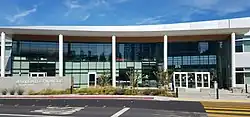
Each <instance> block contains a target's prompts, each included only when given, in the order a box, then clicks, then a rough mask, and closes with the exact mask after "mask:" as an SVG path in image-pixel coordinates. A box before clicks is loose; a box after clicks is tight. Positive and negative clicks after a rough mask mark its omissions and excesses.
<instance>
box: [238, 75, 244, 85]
mask: <svg viewBox="0 0 250 117" xmlns="http://www.w3.org/2000/svg"><path fill="white" fill-rule="evenodd" d="M236 84H244V73H236Z"/></svg>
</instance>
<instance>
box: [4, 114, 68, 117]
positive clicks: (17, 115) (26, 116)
mask: <svg viewBox="0 0 250 117" xmlns="http://www.w3.org/2000/svg"><path fill="white" fill-rule="evenodd" d="M0 116H15V117H60V116H44V115H25V114H1V113H0ZM64 117H70V116H64Z"/></svg>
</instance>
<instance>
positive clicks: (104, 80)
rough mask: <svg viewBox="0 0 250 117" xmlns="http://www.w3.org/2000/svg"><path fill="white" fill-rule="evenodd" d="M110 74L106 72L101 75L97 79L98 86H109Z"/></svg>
mask: <svg viewBox="0 0 250 117" xmlns="http://www.w3.org/2000/svg"><path fill="white" fill-rule="evenodd" d="M110 81H111V79H110V74H108V73H107V72H104V73H103V74H102V75H100V76H99V78H98V85H100V86H102V87H105V86H109V85H110Z"/></svg>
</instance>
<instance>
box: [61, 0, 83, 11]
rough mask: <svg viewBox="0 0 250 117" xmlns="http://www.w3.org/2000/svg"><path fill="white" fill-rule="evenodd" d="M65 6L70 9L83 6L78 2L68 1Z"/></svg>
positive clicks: (74, 0)
mask: <svg viewBox="0 0 250 117" xmlns="http://www.w3.org/2000/svg"><path fill="white" fill-rule="evenodd" d="M64 5H65V6H66V7H68V8H69V9H75V8H81V7H82V6H81V5H80V4H79V2H78V1H77V0H66V1H65V3H64Z"/></svg>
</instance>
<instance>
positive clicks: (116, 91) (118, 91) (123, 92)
mask: <svg viewBox="0 0 250 117" xmlns="http://www.w3.org/2000/svg"><path fill="white" fill-rule="evenodd" d="M124 94H125V89H120V88H117V89H116V90H115V95H124Z"/></svg>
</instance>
